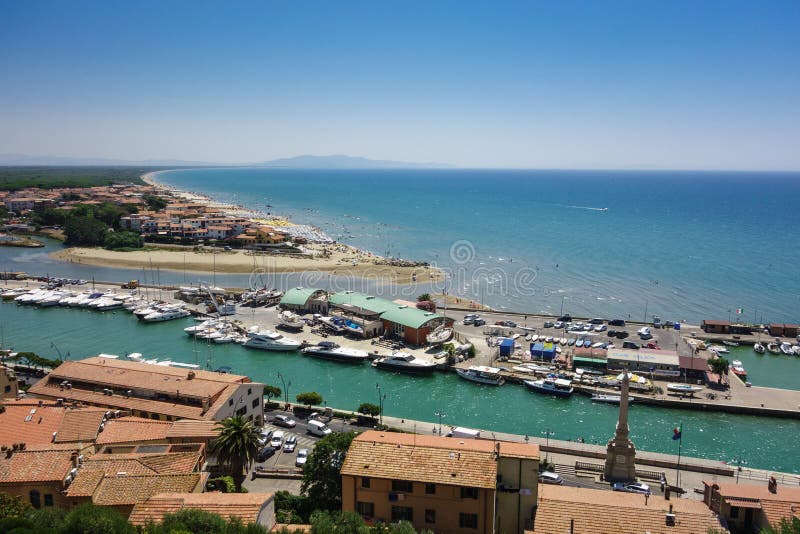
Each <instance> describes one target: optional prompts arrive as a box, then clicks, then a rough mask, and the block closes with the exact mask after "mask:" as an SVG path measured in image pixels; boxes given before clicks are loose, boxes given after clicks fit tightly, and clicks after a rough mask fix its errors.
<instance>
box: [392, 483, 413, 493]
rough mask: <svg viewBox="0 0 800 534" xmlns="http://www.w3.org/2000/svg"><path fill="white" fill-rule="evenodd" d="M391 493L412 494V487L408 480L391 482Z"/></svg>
mask: <svg viewBox="0 0 800 534" xmlns="http://www.w3.org/2000/svg"><path fill="white" fill-rule="evenodd" d="M392 491H400V492H403V493H412V492H413V491H414V485H413V484H412V483H411V482H409V481H408V480H392Z"/></svg>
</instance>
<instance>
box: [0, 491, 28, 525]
mask: <svg viewBox="0 0 800 534" xmlns="http://www.w3.org/2000/svg"><path fill="white" fill-rule="evenodd" d="M30 510H31V505H30V504H28V503H26V502H25V501H23V500H22V497H18V496H16V495H9V494H8V493H4V492H0V519H5V518H6V517H24V516H25V515H26V514H27V513H28V512H29V511H30Z"/></svg>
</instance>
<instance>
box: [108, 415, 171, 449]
mask: <svg viewBox="0 0 800 534" xmlns="http://www.w3.org/2000/svg"><path fill="white" fill-rule="evenodd" d="M172 424H173V423H170V422H168V421H153V420H152V419H145V418H143V417H133V416H128V417H120V418H119V419H110V420H108V421H106V426H105V429H104V430H103V431H102V432H101V433H100V435H99V436H97V444H98V445H108V444H111V443H133V442H136V443H141V442H145V441H163V440H166V438H167V434H168V433H169V431H170V429H171V428H172Z"/></svg>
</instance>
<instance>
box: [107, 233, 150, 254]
mask: <svg viewBox="0 0 800 534" xmlns="http://www.w3.org/2000/svg"><path fill="white" fill-rule="evenodd" d="M103 246H104V247H105V248H107V249H109V250H117V249H122V248H142V247H143V246H144V238H142V236H140V235H139V234H137V233H135V232H108V233H107V234H106V237H105V239H104V240H103Z"/></svg>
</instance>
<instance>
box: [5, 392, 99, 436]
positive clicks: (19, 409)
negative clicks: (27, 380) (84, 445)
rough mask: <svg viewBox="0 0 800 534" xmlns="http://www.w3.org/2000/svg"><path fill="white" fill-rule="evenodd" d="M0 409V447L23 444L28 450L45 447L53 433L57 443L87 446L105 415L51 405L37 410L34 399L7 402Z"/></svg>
mask: <svg viewBox="0 0 800 534" xmlns="http://www.w3.org/2000/svg"><path fill="white" fill-rule="evenodd" d="M4 406H5V411H4V412H2V413H0V428H2V432H0V445H6V446H11V445H12V444H14V443H23V442H24V443H25V444H26V445H28V447H29V448H30V447H31V446H33V445H36V444H49V443H50V442H52V441H53V432H58V435H57V436H56V441H57V442H65V441H80V440H84V441H88V442H91V441H92V440H93V439H94V437H95V436H96V435H97V431H98V429H99V427H100V421H101V420H102V418H103V415H104V414H105V410H101V409H98V408H81V409H75V408H68V407H65V406H55V405H53V403H52V402H45V403H43V405H42V406H39V400H37V399H21V400H7V401H5V402H4ZM29 416H30V417H29ZM26 419H27V420H26ZM78 434H79V435H78ZM71 438H75V439H71Z"/></svg>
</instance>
